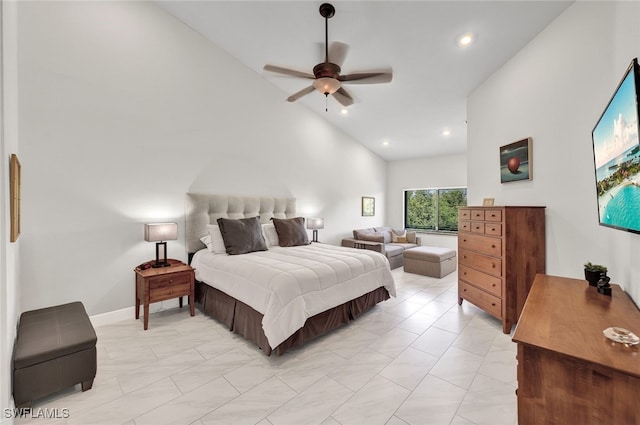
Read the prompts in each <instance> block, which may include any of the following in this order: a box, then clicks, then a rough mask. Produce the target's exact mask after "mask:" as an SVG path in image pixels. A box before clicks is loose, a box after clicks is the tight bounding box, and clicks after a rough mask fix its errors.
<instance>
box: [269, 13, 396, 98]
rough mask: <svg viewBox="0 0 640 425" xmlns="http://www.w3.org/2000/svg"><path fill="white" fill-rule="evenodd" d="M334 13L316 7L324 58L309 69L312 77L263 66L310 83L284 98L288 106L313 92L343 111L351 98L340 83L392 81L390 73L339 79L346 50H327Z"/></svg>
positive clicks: (342, 46)
mask: <svg viewBox="0 0 640 425" xmlns="http://www.w3.org/2000/svg"><path fill="white" fill-rule="evenodd" d="M335 12H336V10H335V8H334V7H333V5H331V4H329V3H323V4H321V5H320V16H322V17H323V18H324V22H325V58H324V62H322V63H319V64H317V65H316V66H314V67H313V74H308V73H306V72H301V71H297V70H295V69H291V68H286V67H282V66H276V65H265V66H264V69H265V71H270V72H275V73H278V74H284V75H288V76H291V77H297V78H305V79H310V80H313V83H312V84H311V86H309V87H306V88H304V89H302V90H300V91H298V92H297V93H294V94H292V95H291V96H289V97H288V98H287V100H288V101H289V102H295V101H296V100H298V99H300V98H301V97H303V96H306V95H307V94H309V93H311V92H313V91H316V90H317V91H318V92H320V93H322V94H324V95H325V96H326V97H327V98H328V97H329V95H331V96H333V98H334V99H336V100H337V101H338V102H339V103H340V104H341V105H342V106H344V107H347V106H349V105H352V104H353V97H352V96H351V95H350V94H349V92H348V91H347V90H345V88H344V87H342V84H343V83H354V84H379V83H388V82H390V81H391V80H392V78H393V73H392V71H391V70H385V71H365V72H359V73H356V74H346V75H340V72H341V68H340V66H341V65H342V62H343V61H344V58H345V56H346V53H347V50H348V48H349V46H347V45H346V44H344V43H340V42H333V43H331V46H329V18H332V17H333V16H334V15H335Z"/></svg>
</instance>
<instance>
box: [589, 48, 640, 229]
mask: <svg viewBox="0 0 640 425" xmlns="http://www.w3.org/2000/svg"><path fill="white" fill-rule="evenodd" d="M639 87H640V70H639V68H638V59H637V58H636V59H633V61H631V65H629V68H628V69H627V71H626V72H625V74H624V77H623V78H622V81H621V82H620V84H618V87H617V88H616V91H615V92H614V94H613V97H612V98H611V100H610V101H609V104H608V105H607V107H606V109H605V110H604V112H603V113H602V116H600V119H599V120H598V123H597V124H596V126H595V127H594V129H593V132H592V139H593V159H594V163H595V170H596V191H597V194H598V213H599V218H600V224H601V225H602V226H608V227H613V228H615V229H621V230H626V231H629V232H634V233H640V139H638V115H639V113H638V89H639Z"/></svg>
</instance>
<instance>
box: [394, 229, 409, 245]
mask: <svg viewBox="0 0 640 425" xmlns="http://www.w3.org/2000/svg"><path fill="white" fill-rule="evenodd" d="M391 242H393V243H408V242H409V241H408V240H407V231H406V230H404V231H401V230H394V231H393V232H391Z"/></svg>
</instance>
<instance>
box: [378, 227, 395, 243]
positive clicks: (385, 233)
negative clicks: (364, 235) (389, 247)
mask: <svg viewBox="0 0 640 425" xmlns="http://www.w3.org/2000/svg"><path fill="white" fill-rule="evenodd" d="M375 229H376V232H379V233H381V234H382V235H383V236H384V243H389V242H391V238H392V235H391V234H392V232H393V230H392V229H391V227H388V226H386V227H376V228H375Z"/></svg>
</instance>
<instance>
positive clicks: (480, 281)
mask: <svg viewBox="0 0 640 425" xmlns="http://www.w3.org/2000/svg"><path fill="white" fill-rule="evenodd" d="M458 273H459V275H460V279H462V280H464V281H466V282H467V283H470V284H472V285H473V286H476V287H478V288H480V289H482V290H484V291H486V292H489V293H490V294H491V295H495V296H496V297H498V298H502V280H501V279H500V278H499V277H495V276H491V275H488V274H486V273H482V272H481V271H478V270H475V269H472V268H471V267H468V266H465V265H463V264H460V270H459V271H458Z"/></svg>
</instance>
